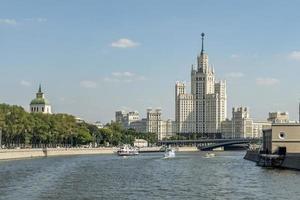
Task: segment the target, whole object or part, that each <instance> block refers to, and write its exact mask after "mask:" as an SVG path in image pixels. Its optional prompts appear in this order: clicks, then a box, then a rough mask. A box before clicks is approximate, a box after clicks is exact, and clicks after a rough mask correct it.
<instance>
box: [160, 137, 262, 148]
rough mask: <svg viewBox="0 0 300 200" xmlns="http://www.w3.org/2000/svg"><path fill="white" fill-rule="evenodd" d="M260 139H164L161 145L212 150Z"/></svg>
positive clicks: (255, 141) (256, 141)
mask: <svg viewBox="0 0 300 200" xmlns="http://www.w3.org/2000/svg"><path fill="white" fill-rule="evenodd" d="M259 141H260V140H259V139H256V138H255V139H253V138H234V139H200V140H162V141H159V142H158V144H159V145H166V146H168V145H171V146H197V147H198V149H199V150H201V151H211V150H213V149H216V148H220V147H229V146H233V145H242V144H250V143H251V144H253V143H256V144H257V143H258V142H259Z"/></svg>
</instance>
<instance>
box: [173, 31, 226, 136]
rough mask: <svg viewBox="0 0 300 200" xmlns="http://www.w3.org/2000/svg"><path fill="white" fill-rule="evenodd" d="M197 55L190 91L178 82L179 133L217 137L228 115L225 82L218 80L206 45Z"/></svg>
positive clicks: (176, 92)
mask: <svg viewBox="0 0 300 200" xmlns="http://www.w3.org/2000/svg"><path fill="white" fill-rule="evenodd" d="M203 39H204V33H202V49H201V53H200V54H199V55H198V56H197V68H195V67H194V66H193V65H192V69H191V94H188V93H186V91H185V90H186V86H185V84H184V83H182V82H177V83H176V85H175V121H176V125H177V128H176V132H177V133H178V134H187V133H188V134H190V133H198V134H201V135H202V136H206V137H215V135H216V134H217V133H220V132H221V122H222V121H224V120H225V119H226V115H227V94H226V82H225V81H219V82H217V81H216V78H215V71H214V69H213V67H211V66H209V63H208V55H207V54H206V53H205V52H204V48H203Z"/></svg>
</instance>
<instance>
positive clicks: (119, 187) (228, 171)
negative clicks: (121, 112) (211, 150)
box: [0, 152, 300, 200]
mask: <svg viewBox="0 0 300 200" xmlns="http://www.w3.org/2000/svg"><path fill="white" fill-rule="evenodd" d="M244 154H245V152H218V153H216V157H214V158H204V153H203V152H195V153H177V155H176V158H174V159H169V160H168V159H162V157H163V154H162V153H155V154H142V155H139V156H136V157H129V158H122V157H118V156H116V155H93V156H69V157H49V158H40V159H29V160H14V161H0V180H1V181H0V199H1V200H2V199H5V200H17V199H22V200H41V199H49V200H52V199H53V200H64V199H66V200H75V199H76V200H77V199H79V200H81V199H86V200H90V199H222V200H223V199H300V190H299V186H300V172H299V171H291V170H274V169H273V170H270V169H263V168H260V167H257V166H255V163H253V162H249V161H246V160H243V156H244Z"/></svg>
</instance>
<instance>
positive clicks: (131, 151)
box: [117, 145, 139, 156]
mask: <svg viewBox="0 0 300 200" xmlns="http://www.w3.org/2000/svg"><path fill="white" fill-rule="evenodd" d="M117 154H118V155H119V156H136V155H139V151H138V149H136V148H134V147H131V146H129V145H124V146H123V147H121V148H120V149H119V150H118V151H117Z"/></svg>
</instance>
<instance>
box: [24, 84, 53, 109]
mask: <svg viewBox="0 0 300 200" xmlns="http://www.w3.org/2000/svg"><path fill="white" fill-rule="evenodd" d="M29 109H30V112H31V113H44V114H52V112H51V105H50V102H49V101H48V100H47V99H46V98H45V96H44V93H43V92H42V87H41V85H40V86H39V90H38V92H37V93H36V98H35V99H33V100H32V101H31V102H30V105H29Z"/></svg>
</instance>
